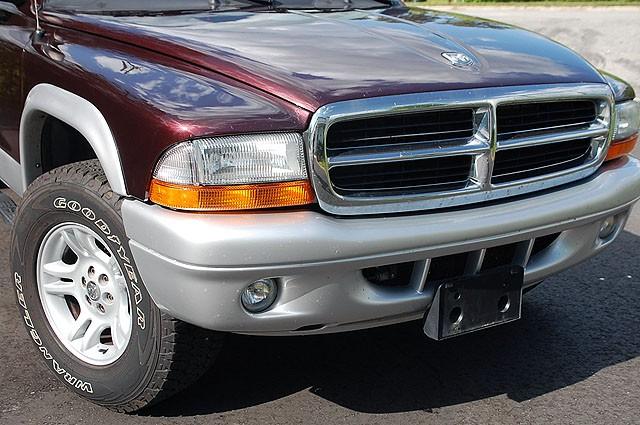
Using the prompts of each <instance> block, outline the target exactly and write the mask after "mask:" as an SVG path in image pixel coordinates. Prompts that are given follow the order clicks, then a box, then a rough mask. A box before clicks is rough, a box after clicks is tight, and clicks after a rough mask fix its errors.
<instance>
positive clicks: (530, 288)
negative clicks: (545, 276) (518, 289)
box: [522, 280, 544, 295]
mask: <svg viewBox="0 0 640 425" xmlns="http://www.w3.org/2000/svg"><path fill="white" fill-rule="evenodd" d="M543 282H544V280H541V281H540V282H538V283H535V284H533V285H531V286H529V287H528V288H525V289H524V290H523V291H522V294H523V295H524V294H528V293H529V292H531V291H533V290H534V289H536V288H537V287H538V286H540V285H541V284H542V283H543Z"/></svg>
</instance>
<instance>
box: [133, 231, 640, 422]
mask: <svg viewBox="0 0 640 425" xmlns="http://www.w3.org/2000/svg"><path fill="white" fill-rule="evenodd" d="M638 252H640V238H639V237H638V236H635V235H634V234H632V233H629V232H624V233H623V234H622V235H620V238H619V240H618V241H617V242H616V243H615V244H614V245H613V246H612V247H610V248H609V249H608V250H607V251H605V253H603V254H601V255H600V256H599V257H596V258H593V259H591V260H589V261H588V262H586V263H584V264H582V265H580V266H578V267H576V268H573V269H572V270H569V271H567V272H565V273H563V274H561V275H559V276H557V277H554V278H553V279H550V280H548V281H547V282H545V283H544V284H543V285H542V286H540V287H539V288H537V289H536V290H534V291H533V292H531V293H530V294H528V295H527V296H526V297H525V304H524V306H523V319H522V320H520V321H519V322H516V323H514V324H511V325H506V326H503V327H499V328H494V329H489V330H486V331H483V332H480V333H476V334H473V335H469V336H467V337H464V338H459V339H454V340H450V341H446V342H440V343H438V342H432V341H430V340H428V339H426V338H425V337H423V335H422V330H421V324H420V323H409V324H405V325H399V326H393V327H387V328H379V329H373V330H368V331H362V332H352V333H346V334H337V335H326V336H314V337H297V338H296V337H289V338H286V337H285V338H261V337H243V336H231V337H230V338H229V339H228V341H227V345H226V347H225V348H224V349H223V352H222V354H221V357H220V358H219V361H218V362H217V364H216V366H215V367H214V368H213V369H211V370H210V371H208V373H207V374H206V375H205V376H204V377H203V378H202V379H201V380H200V381H199V382H198V383H196V384H195V385H194V386H192V387H191V388H190V389H188V390H187V391H185V392H183V393H181V394H179V395H178V396H176V397H174V398H173V399H171V400H168V401H166V402H164V403H161V404H160V405H159V406H157V407H156V408H154V409H152V410H149V411H147V412H146V413H145V414H146V415H151V416H188V415H203V414H210V413H220V412H225V411H229V410H236V409H242V408H246V407H250V406H257V405H260V404H262V403H267V402H270V401H274V400H278V399H281V398H283V397H286V396H289V395H291V394H294V393H296V392H299V391H309V392H311V393H313V394H315V395H316V396H318V397H322V398H324V399H326V400H328V401H331V402H333V403H336V404H338V405H340V406H343V407H345V408H348V409H351V410H354V411H358V412H366V413H395V412H407V411H415V410H426V411H431V410H433V409H437V408H439V407H444V406H451V405H456V404H460V403H465V402H470V401H475V400H481V399H485V398H488V397H493V396H496V395H502V394H505V395H507V396H508V397H509V398H510V399H512V400H515V401H519V402H520V401H525V400H529V399H532V398H535V397H538V396H541V395H543V394H546V393H549V392H551V391H554V390H558V389H561V388H564V387H567V386H570V385H572V384H575V383H578V382H580V381H583V380H585V379H587V378H589V377H590V376H592V375H593V374H595V373H596V372H598V371H600V370H602V369H603V368H606V367H608V366H612V365H615V364H618V363H621V362H624V361H627V360H629V359H632V358H635V357H637V356H638V355H640V336H639V335H640V334H639V333H638V326H639V325H638V324H639V323H640V309H639V308H638V306H639V305H640V290H639V289H640V264H639V263H638V262H637V261H635V260H629V259H633V258H636V256H637V253H638ZM623 258H624V259H626V261H624V262H623V261H621V260H620V259H623ZM622 264H625V266H624V267H626V268H628V269H623V268H622V266H621V265H622Z"/></svg>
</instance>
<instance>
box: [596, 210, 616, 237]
mask: <svg viewBox="0 0 640 425" xmlns="http://www.w3.org/2000/svg"><path fill="white" fill-rule="evenodd" d="M615 230H616V218H615V217H613V216H611V217H607V218H606V219H605V220H604V221H603V222H602V224H601V225H600V235H599V236H600V239H607V238H608V237H609V236H611V235H612V234H613V232H615Z"/></svg>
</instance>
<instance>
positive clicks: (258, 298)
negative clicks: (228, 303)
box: [241, 279, 278, 313]
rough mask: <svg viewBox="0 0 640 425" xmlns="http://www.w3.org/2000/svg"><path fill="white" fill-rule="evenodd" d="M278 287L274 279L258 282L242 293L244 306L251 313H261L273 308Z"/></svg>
mask: <svg viewBox="0 0 640 425" xmlns="http://www.w3.org/2000/svg"><path fill="white" fill-rule="evenodd" d="M277 291H278V287H277V285H276V282H275V280H273V279H260V280H256V281H255V282H253V283H252V284H250V285H249V286H247V287H246V288H245V290H244V291H243V292H242V296H241V300H242V305H243V306H244V308H245V309H247V311H249V312H250V313H259V312H261V311H264V310H266V309H268V308H269V307H271V305H272V304H273V302H274V301H275V299H276V295H277Z"/></svg>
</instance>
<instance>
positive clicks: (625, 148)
mask: <svg viewBox="0 0 640 425" xmlns="http://www.w3.org/2000/svg"><path fill="white" fill-rule="evenodd" d="M637 142H638V135H637V134H636V135H634V136H631V137H629V138H626V139H622V140H617V141H616V140H614V141H613V142H611V146H609V152H607V158H606V159H605V161H611V160H612V159H616V158H620V157H621V156H625V155H628V154H630V153H631V152H633V149H634V148H635V147H636V143H637Z"/></svg>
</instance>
